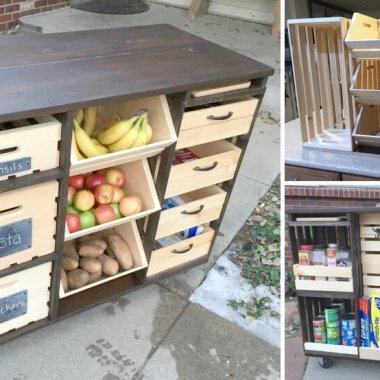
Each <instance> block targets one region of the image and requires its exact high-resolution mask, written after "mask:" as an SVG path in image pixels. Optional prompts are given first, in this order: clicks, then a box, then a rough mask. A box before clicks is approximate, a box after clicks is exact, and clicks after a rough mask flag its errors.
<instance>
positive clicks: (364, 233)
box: [360, 216, 380, 239]
mask: <svg viewBox="0 0 380 380" xmlns="http://www.w3.org/2000/svg"><path fill="white" fill-rule="evenodd" d="M377 228H380V216H379V221H378V224H377V225H374V226H371V227H367V226H360V237H361V238H370V239H374V238H376V237H377V233H376V232H375V231H374V229H377Z"/></svg>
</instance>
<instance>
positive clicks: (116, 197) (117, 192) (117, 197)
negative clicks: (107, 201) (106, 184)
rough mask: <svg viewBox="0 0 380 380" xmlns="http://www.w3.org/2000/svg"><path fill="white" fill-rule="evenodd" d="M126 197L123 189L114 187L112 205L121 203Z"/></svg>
mask: <svg viewBox="0 0 380 380" xmlns="http://www.w3.org/2000/svg"><path fill="white" fill-rule="evenodd" d="M124 196H125V193H124V190H123V189H122V188H121V187H119V186H113V198H112V203H119V202H120V201H121V199H122V198H123V197H124Z"/></svg>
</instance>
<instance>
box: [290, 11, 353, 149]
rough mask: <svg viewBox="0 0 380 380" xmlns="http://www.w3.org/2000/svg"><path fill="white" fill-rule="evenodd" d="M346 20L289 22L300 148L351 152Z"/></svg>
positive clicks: (351, 103) (351, 104) (335, 18)
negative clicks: (299, 128) (301, 141)
mask: <svg viewBox="0 0 380 380" xmlns="http://www.w3.org/2000/svg"><path fill="white" fill-rule="evenodd" d="M347 28H348V20H347V19H345V18H340V17H332V18H323V19H301V20H289V22H288V29H289V37H290V46H291V53H292V60H293V71H294V80H295V87H296V94H297V105H298V112H299V115H300V125H301V132H302V140H303V142H304V146H310V147H319V148H320V147H323V148H327V149H334V150H347V151H351V150H352V138H351V130H352V126H353V101H352V99H351V97H350V96H349V92H348V87H349V83H350V67H351V66H352V63H351V64H350V56H349V53H348V49H347V48H346V46H345V45H344V38H345V35H346V33H347Z"/></svg>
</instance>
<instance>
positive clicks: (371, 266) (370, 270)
mask: <svg viewBox="0 0 380 380" xmlns="http://www.w3.org/2000/svg"><path fill="white" fill-rule="evenodd" d="M361 258H362V271H363V273H366V274H378V275H380V254H374V253H373V254H367V253H366V252H362V254H361Z"/></svg>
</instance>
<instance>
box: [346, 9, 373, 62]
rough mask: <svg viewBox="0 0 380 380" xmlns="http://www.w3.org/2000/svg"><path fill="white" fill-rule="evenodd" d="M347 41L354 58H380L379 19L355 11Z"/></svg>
mask: <svg viewBox="0 0 380 380" xmlns="http://www.w3.org/2000/svg"><path fill="white" fill-rule="evenodd" d="M345 42H346V45H347V46H348V47H349V48H350V49H351V54H352V56H353V57H354V58H360V59H362V58H364V59H365V58H380V26H379V20H376V19H375V18H373V17H369V16H365V15H363V14H360V13H354V15H353V16H352V20H351V23H350V28H349V29H348V32H347V36H346V40H345Z"/></svg>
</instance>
